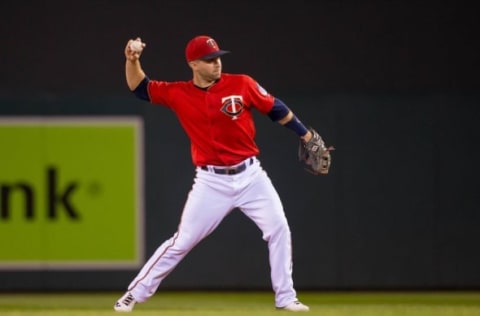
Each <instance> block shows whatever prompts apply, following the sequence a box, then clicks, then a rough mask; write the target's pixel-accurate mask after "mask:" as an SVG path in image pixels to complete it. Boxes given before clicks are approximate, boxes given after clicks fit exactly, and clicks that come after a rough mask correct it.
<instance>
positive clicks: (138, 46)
mask: <svg viewBox="0 0 480 316" xmlns="http://www.w3.org/2000/svg"><path fill="white" fill-rule="evenodd" d="M130 49H131V50H132V51H134V52H136V53H139V52H141V51H142V49H143V43H142V42H141V41H139V40H135V41H132V42H130Z"/></svg>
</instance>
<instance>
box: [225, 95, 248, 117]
mask: <svg viewBox="0 0 480 316" xmlns="http://www.w3.org/2000/svg"><path fill="white" fill-rule="evenodd" d="M221 110H222V112H223V113H224V114H226V115H228V116H230V117H231V118H232V120H236V119H237V118H238V116H239V115H240V114H241V113H242V111H243V97H242V96H241V95H229V96H227V97H224V98H222V109H221Z"/></svg>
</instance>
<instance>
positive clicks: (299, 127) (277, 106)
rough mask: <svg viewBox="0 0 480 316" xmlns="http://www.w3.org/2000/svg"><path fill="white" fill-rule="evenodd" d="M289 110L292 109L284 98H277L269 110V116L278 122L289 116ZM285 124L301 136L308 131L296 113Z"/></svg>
mask: <svg viewBox="0 0 480 316" xmlns="http://www.w3.org/2000/svg"><path fill="white" fill-rule="evenodd" d="M289 112H290V109H289V108H288V107H287V106H286V105H285V103H283V102H282V100H280V99H277V98H275V101H274V102H273V107H272V109H271V110H270V112H268V116H269V117H270V119H271V120H272V121H275V122H276V121H279V120H281V119H282V118H284V117H285V116H287V114H288V113H289ZM283 126H285V127H287V128H289V129H291V130H292V131H294V132H295V133H297V135H298V136H300V137H302V136H305V134H306V133H307V131H308V130H307V128H306V127H305V125H303V123H302V122H300V120H299V119H298V118H297V117H296V116H295V115H293V118H292V119H291V120H290V121H288V122H287V123H286V124H285V125H283Z"/></svg>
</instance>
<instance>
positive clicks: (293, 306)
mask: <svg viewBox="0 0 480 316" xmlns="http://www.w3.org/2000/svg"><path fill="white" fill-rule="evenodd" d="M278 309H280V310H284V311H290V312H308V311H309V310H310V308H309V307H308V306H307V305H304V304H302V303H300V302H299V301H295V302H291V303H290V304H288V305H287V306H284V307H279V308H278Z"/></svg>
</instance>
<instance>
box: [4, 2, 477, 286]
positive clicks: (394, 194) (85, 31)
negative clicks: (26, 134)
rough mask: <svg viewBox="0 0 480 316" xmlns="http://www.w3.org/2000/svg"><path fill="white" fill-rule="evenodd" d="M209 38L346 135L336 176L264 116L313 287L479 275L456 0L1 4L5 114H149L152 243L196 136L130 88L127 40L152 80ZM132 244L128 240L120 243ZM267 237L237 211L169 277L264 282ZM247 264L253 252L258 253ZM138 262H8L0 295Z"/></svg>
mask: <svg viewBox="0 0 480 316" xmlns="http://www.w3.org/2000/svg"><path fill="white" fill-rule="evenodd" d="M197 34H209V35H212V36H213V37H214V38H216V39H217V41H218V42H219V44H220V46H221V47H222V48H224V49H228V50H231V51H232V54H230V55H228V56H225V57H224V58H223V65H224V71H226V72H242V73H248V74H250V75H252V76H253V77H255V78H256V79H257V80H258V81H259V82H260V83H261V84H262V85H263V86H264V87H265V88H267V89H268V90H269V91H270V92H271V93H272V94H274V95H276V96H277V97H279V98H281V99H283V100H284V101H285V102H286V103H287V104H288V105H289V106H290V107H291V108H292V109H294V110H295V112H296V113H297V114H298V115H299V117H300V118H302V120H303V121H304V122H305V123H307V124H309V125H312V126H314V127H315V128H316V129H317V130H318V131H319V132H320V133H321V134H322V136H323V137H324V138H325V139H326V141H327V142H328V143H329V144H333V145H335V146H336V147H337V150H336V151H335V152H334V158H333V159H334V162H333V167H332V171H331V174H330V175H329V176H327V177H314V176H312V175H310V174H308V173H306V172H304V171H303V169H302V167H301V165H300V164H298V162H297V161H296V146H297V139H296V137H295V136H294V135H293V134H292V133H291V132H290V131H288V130H286V129H283V128H279V127H277V126H276V125H274V124H272V123H271V122H270V121H269V120H268V119H267V118H265V117H261V116H257V123H258V143H259V145H260V147H261V149H262V152H261V154H260V159H261V161H262V164H263V165H264V168H265V169H266V170H267V171H268V172H269V174H270V176H271V178H272V180H273V181H274V183H275V185H276V187H277V189H278V191H279V193H280V195H281V197H282V200H283V202H284V206H285V210H286V213H287V216H288V218H289V221H290V225H291V229H292V232H293V242H294V264H295V265H294V277H295V282H296V284H297V287H298V288H302V289H307V288H308V289H309V288H313V289H352V288H353V289H398V288H401V289H425V288H428V289H431V288H437V289H442V288H461V289H471V288H475V289H477V288H479V287H480V274H478V266H480V254H479V252H478V250H477V249H478V243H479V241H480V230H479V229H478V227H480V215H479V214H480V212H479V210H478V205H479V197H478V186H477V179H478V178H479V176H480V173H479V167H478V158H479V154H478V150H477V146H478V136H477V135H478V127H477V122H478V119H479V118H480V110H479V109H478V106H479V100H480V93H479V92H480V91H479V80H478V75H477V74H478V70H479V62H478V50H477V49H476V45H475V42H476V41H477V38H478V35H477V34H478V19H477V17H476V15H475V14H474V10H473V9H472V8H469V7H467V6H466V5H465V4H464V3H463V2H461V1H443V2H433V1H412V2H408V1H407V2H405V1H403V2H400V1H363V2H361V3H358V2H355V1H351V2H349V1H285V2H276V1H237V2H228V1H208V2H204V1H186V0H183V1H168V2H167V1H123V0H122V1H78V2H76V3H71V2H66V1H24V2H15V3H12V2H2V3H1V4H0V38H1V39H2V41H1V44H0V48H1V49H0V56H1V59H2V70H1V71H0V115H2V116H5V117H8V116H9V115H112V114H114V115H115V114H118V115H122V114H129V115H130V114H133V115H139V116H142V117H143V119H144V121H145V151H146V154H145V163H146V175H145V187H146V190H145V199H146V231H145V236H146V245H145V246H146V252H147V254H151V253H152V252H153V251H154V249H155V248H156V247H157V246H158V245H159V244H160V243H161V242H162V241H163V240H164V239H166V238H168V237H169V236H170V235H171V234H172V233H173V232H174V231H175V229H176V225H177V222H178V219H179V216H180V212H181V209H182V206H183V203H184V199H185V197H186V193H187V192H188V190H189V189H190V186H191V182H192V177H193V167H192V166H191V161H190V156H189V147H188V146H189V144H188V140H187V139H186V137H185V134H184V133H183V131H182V130H181V129H180V127H179V126H178V123H177V121H176V118H175V117H174V116H173V114H172V113H170V112H168V111H167V110H165V109H162V108H159V107H153V106H150V105H148V104H145V103H142V102H140V101H138V100H136V99H134V98H133V96H132V95H131V94H130V93H129V92H128V90H127V87H126V84H125V79H124V78H125V77H124V73H123V70H124V55H123V49H124V45H125V44H126V42H127V40H128V39H129V38H133V37H136V36H141V37H142V39H143V40H144V41H145V42H146V43H147V49H146V50H145V52H144V55H143V56H142V64H143V66H144V68H145V69H146V71H147V73H148V74H149V75H150V77H152V78H158V79H165V80H184V79H189V78H190V72H189V69H188V67H187V66H186V64H185V61H184V55H183V52H184V47H185V44H186V42H187V41H188V40H189V39H190V38H192V37H193V36H195V35H197ZM112 246H113V247H118V249H119V251H121V245H112ZM266 251H267V250H266V245H265V244H264V243H263V241H262V240H261V234H260V232H259V231H258V230H257V229H256V227H254V225H253V223H251V222H249V221H248V220H247V219H246V218H244V217H243V216H241V214H239V213H236V212H234V213H233V214H231V216H230V217H228V218H227V219H226V220H225V221H224V223H223V224H222V225H221V226H220V227H219V229H218V230H217V231H216V232H215V233H214V234H213V235H212V236H210V237H208V238H207V239H206V240H205V241H204V242H203V243H202V244H200V245H199V246H198V247H197V248H195V249H194V250H193V251H192V253H191V254H190V255H189V256H188V257H187V258H186V259H185V261H183V262H182V263H181V264H180V265H179V267H178V268H177V270H175V272H174V273H173V274H172V275H171V276H170V277H169V278H168V279H167V280H166V281H165V283H164V287H165V288H268V287H269V282H270V281H269V272H268V261H267V253H266ZM252 258H254V259H256V260H252ZM136 272H137V271H87V272H86V271H68V272H58V271H8V272H0V280H1V282H0V289H3V290H16V289H42V290H45V289H124V288H125V287H126V285H127V284H128V282H129V281H130V279H131V278H132V277H133V276H134V275H135V273H136Z"/></svg>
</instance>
